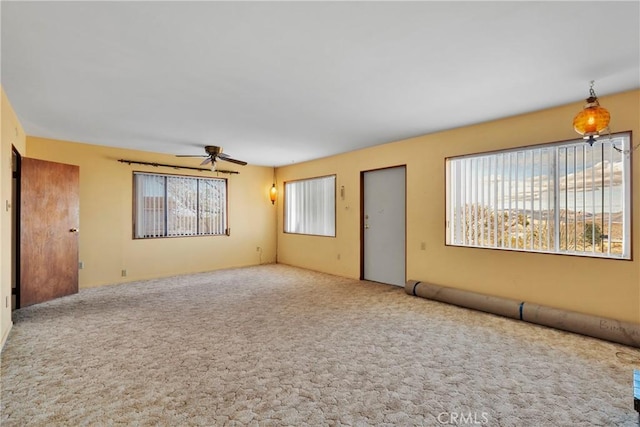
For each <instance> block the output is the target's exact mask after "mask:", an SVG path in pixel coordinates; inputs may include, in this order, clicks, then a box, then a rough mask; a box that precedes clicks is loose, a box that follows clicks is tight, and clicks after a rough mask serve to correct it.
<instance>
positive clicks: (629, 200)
mask: <svg viewBox="0 0 640 427" xmlns="http://www.w3.org/2000/svg"><path fill="white" fill-rule="evenodd" d="M620 137H627V140H626V143H627V145H626V147H622V149H620V148H619V147H616V145H613V148H611V149H612V150H613V149H615V150H616V151H618V152H619V153H620V156H621V157H620V158H621V159H622V161H623V162H624V170H623V174H622V179H623V181H622V182H623V184H624V186H623V193H622V201H623V207H622V215H623V222H622V228H623V229H622V233H623V235H622V237H623V239H624V240H623V247H622V253H621V254H620V255H619V256H618V255H615V254H613V253H606V252H605V253H602V252H586V251H575V249H574V251H570V250H569V249H560V250H556V249H555V248H554V249H551V250H540V249H531V248H526V247H524V248H518V247H499V246H482V245H477V244H462V243H456V242H455V241H454V238H453V236H452V233H453V231H452V228H451V227H452V226H451V218H452V215H451V209H452V207H453V205H452V202H451V197H452V188H451V186H452V183H451V182H450V179H451V171H450V161H452V160H456V159H465V158H478V157H485V156H491V155H498V154H507V153H514V152H523V151H527V153H528V152H529V150H531V151H532V152H533V150H539V149H544V148H554V147H562V146H579V145H580V144H587V142H586V141H585V140H584V139H578V138H575V139H567V140H562V141H555V142H548V143H542V144H531V145H525V146H520V147H512V148H506V149H498V150H490V151H485V152H477V153H472V154H463V155H455V156H447V157H445V159H444V160H445V161H444V163H445V164H444V170H445V173H444V175H445V176H444V180H445V213H444V215H445V218H444V219H445V222H444V241H445V246H447V247H460V248H472V249H489V250H498V251H513V252H528V253H537V254H548V255H564V256H578V257H586V258H595V259H604V260H613V261H633V259H634V257H633V224H632V222H633V191H632V190H633V161H632V159H631V157H630V152H629V150H630V148H631V147H633V141H634V140H633V133H632V131H630V130H628V131H621V132H616V133H612V134H609V135H607V136H601V138H600V139H598V140H597V141H596V143H594V148H595V146H596V144H601V143H602V142H609V141H610V140H614V139H615V138H620ZM591 167H592V168H593V167H595V165H594V166H591ZM568 175H569V173H568V172H565V174H564V176H568ZM556 179H558V181H560V179H562V177H559V178H558V177H556ZM474 183H475V181H474ZM574 185H575V184H574ZM474 186H475V185H474ZM574 188H575V187H574ZM557 189H558V187H557V186H555V187H554V192H555V191H556V190H557ZM552 199H553V201H554V207H555V206H558V203H557V202H558V201H559V200H560V196H559V195H557V194H554V196H553V198H552ZM554 209H555V208H554ZM559 209H562V208H559ZM564 209H568V207H566V208H564ZM605 215H606V213H605ZM557 220H558V215H554V222H553V225H554V226H555V221H557ZM597 224H598V223H596V225H597ZM560 233H561V231H557V232H555V231H554V238H556V237H557V236H560ZM585 233H586V231H585ZM574 248H575V247H574Z"/></svg>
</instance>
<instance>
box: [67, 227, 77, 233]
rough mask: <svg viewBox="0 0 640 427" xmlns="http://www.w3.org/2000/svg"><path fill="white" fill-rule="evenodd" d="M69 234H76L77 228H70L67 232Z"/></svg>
mask: <svg viewBox="0 0 640 427" xmlns="http://www.w3.org/2000/svg"><path fill="white" fill-rule="evenodd" d="M69 232H70V233H77V232H78V229H77V228H72V229H71V230H69Z"/></svg>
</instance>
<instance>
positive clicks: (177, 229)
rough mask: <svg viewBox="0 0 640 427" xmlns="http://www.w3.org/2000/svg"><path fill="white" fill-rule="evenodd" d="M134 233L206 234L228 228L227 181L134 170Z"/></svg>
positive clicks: (216, 233) (151, 235) (149, 235)
mask: <svg viewBox="0 0 640 427" xmlns="http://www.w3.org/2000/svg"><path fill="white" fill-rule="evenodd" d="M134 201H135V206H134V237H135V238H138V239H142V238H151V237H177V236H202V235H220V234H225V233H226V230H227V213H226V208H227V182H226V180H225V179H220V178H192V177H184V176H174V175H160V174H149V173H140V172H135V173H134Z"/></svg>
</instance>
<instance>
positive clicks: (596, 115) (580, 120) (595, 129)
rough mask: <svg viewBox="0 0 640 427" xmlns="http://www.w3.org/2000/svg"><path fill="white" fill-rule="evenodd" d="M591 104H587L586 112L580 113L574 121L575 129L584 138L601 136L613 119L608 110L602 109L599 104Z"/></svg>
mask: <svg viewBox="0 0 640 427" xmlns="http://www.w3.org/2000/svg"><path fill="white" fill-rule="evenodd" d="M591 104H593V103H591ZM591 104H587V106H585V108H584V110H582V111H580V112H579V113H578V115H577V116H576V117H575V118H574V119H573V128H574V129H575V130H576V132H578V133H579V134H581V135H584V136H591V135H594V134H599V133H600V132H602V131H603V130H605V129H606V128H607V126H609V120H610V119H611V115H610V114H609V112H608V111H607V109H606V108H603V107H601V106H600V105H598V104H597V102H596V103H595V105H591ZM589 105H591V106H589Z"/></svg>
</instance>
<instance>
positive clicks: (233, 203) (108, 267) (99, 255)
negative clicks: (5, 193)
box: [23, 137, 276, 288]
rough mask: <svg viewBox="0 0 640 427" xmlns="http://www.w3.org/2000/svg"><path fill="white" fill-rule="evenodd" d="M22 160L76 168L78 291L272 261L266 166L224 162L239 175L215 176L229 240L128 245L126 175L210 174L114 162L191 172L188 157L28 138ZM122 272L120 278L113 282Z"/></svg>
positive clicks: (129, 223) (272, 229) (128, 189)
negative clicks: (223, 188) (220, 181)
mask: <svg viewBox="0 0 640 427" xmlns="http://www.w3.org/2000/svg"><path fill="white" fill-rule="evenodd" d="M27 157H32V158H37V159H43V160H49V161H54V162H60V163H68V164H73V165H78V166H79V167H80V260H81V261H82V262H83V263H84V269H82V270H80V287H81V288H87V287H93V286H99V285H103V284H112V283H119V282H126V281H132V280H140V279H148V278H154V277H163V276H171V275H178V274H186V273H196V272H202V271H211V270H216V269H221V268H230V267H240V266H248V265H257V264H260V263H271V262H274V261H275V246H276V245H275V230H276V229H275V218H276V213H275V207H274V206H273V205H272V204H271V202H270V201H269V198H268V191H269V188H270V187H271V184H272V182H273V169H272V168H268V167H257V166H237V167H236V166H235V165H231V164H230V167H229V168H228V169H236V170H238V171H239V172H240V173H239V174H237V175H226V174H220V175H219V176H220V177H224V178H228V198H229V223H228V226H229V227H230V228H231V236H200V237H181V238H163V239H146V240H140V239H138V240H134V239H133V238H132V200H133V196H132V182H133V175H132V171H134V170H135V171H148V172H158V173H168V174H184V175H193V176H216V174H214V173H211V172H204V173H202V172H197V171H188V170H185V169H181V170H176V169H170V168H157V167H152V166H141V165H128V164H124V163H120V162H118V161H117V160H118V159H130V160H140V161H145V162H157V163H168V164H181V165H188V166H198V163H199V161H196V160H195V159H191V160H185V159H177V158H176V157H175V156H170V155H163V154H156V153H149V152H141V151H133V150H124V149H116V148H109V147H102V146H96V145H89V144H81V143H73V142H65V141H56V140H50V139H43V138H35V137H28V138H27ZM225 166H226V165H225ZM23 214H25V213H23ZM257 247H260V248H261V249H262V250H261V251H257V250H256V248H257ZM122 270H127V277H122V276H121V272H122Z"/></svg>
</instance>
